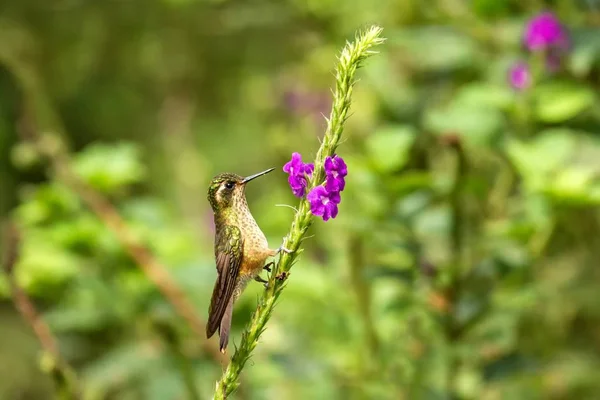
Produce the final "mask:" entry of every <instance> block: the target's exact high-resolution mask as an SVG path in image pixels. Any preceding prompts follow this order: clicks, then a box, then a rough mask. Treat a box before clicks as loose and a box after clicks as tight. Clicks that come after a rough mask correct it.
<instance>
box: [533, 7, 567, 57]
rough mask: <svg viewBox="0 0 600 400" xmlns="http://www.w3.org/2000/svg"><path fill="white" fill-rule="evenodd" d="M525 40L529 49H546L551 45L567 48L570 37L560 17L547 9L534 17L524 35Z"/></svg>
mask: <svg viewBox="0 0 600 400" xmlns="http://www.w3.org/2000/svg"><path fill="white" fill-rule="evenodd" d="M523 42H524V43H525V46H526V47H527V48H528V49H529V51H537V50H546V49H549V48H551V47H554V48H560V49H564V50H566V49H567V48H568V47H569V38H568V36H567V32H566V30H565V28H564V27H563V25H562V24H561V23H560V21H559V19H558V18H557V17H556V16H555V15H554V14H553V13H551V12H549V11H545V12H543V13H541V14H539V15H537V16H535V17H533V18H532V19H531V20H530V21H529V23H528V24H527V27H526V28H525V33H524V35H523Z"/></svg>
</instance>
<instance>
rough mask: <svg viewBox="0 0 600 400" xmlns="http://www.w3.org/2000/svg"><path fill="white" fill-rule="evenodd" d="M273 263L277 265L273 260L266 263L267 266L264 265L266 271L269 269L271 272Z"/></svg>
mask: <svg viewBox="0 0 600 400" xmlns="http://www.w3.org/2000/svg"><path fill="white" fill-rule="evenodd" d="M272 265H275V263H274V262H273V261H271V262H270V263H268V264H267V265H265V266H264V267H263V269H264V270H265V271H267V272H271V266H272Z"/></svg>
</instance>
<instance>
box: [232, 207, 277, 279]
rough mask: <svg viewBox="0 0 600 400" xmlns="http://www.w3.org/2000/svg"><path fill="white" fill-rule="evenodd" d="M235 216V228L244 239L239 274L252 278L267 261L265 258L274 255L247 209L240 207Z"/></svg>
mask: <svg viewBox="0 0 600 400" xmlns="http://www.w3.org/2000/svg"><path fill="white" fill-rule="evenodd" d="M242 208H243V210H239V211H238V213H237V215H238V218H237V221H236V222H237V223H236V225H237V227H238V228H240V231H241V232H242V237H243V238H244V250H243V254H244V256H243V258H242V265H241V266H240V273H241V274H242V275H251V277H252V278H253V277H254V276H256V275H257V274H259V273H260V272H261V271H262V269H263V267H264V265H265V262H266V261H267V258H269V257H270V256H272V255H273V254H274V251H273V250H270V249H269V243H268V242H267V238H266V237H265V234H264V233H263V232H262V230H261V229H260V227H259V226H258V224H257V223H256V220H255V219H254V217H253V216H252V214H251V213H250V210H249V209H248V207H247V206H246V207H242Z"/></svg>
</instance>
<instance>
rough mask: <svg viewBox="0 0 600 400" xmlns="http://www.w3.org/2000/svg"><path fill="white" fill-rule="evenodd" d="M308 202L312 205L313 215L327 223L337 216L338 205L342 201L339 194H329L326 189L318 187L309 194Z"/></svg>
mask: <svg viewBox="0 0 600 400" xmlns="http://www.w3.org/2000/svg"><path fill="white" fill-rule="evenodd" d="M306 200H308V202H309V203H310V211H311V212H312V213H313V215H316V216H318V217H322V218H323V221H327V220H328V219H329V218H335V217H336V216H337V214H338V204H340V201H341V200H342V199H341V197H340V193H339V192H328V191H327V189H325V187H323V186H317V187H315V188H313V189H312V190H311V191H310V192H309V193H308V195H307V196H306Z"/></svg>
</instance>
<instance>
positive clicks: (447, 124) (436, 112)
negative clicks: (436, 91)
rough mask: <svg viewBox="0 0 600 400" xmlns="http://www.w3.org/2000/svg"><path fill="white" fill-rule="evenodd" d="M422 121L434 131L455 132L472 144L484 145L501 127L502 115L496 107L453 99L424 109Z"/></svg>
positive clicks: (439, 132)
mask: <svg viewBox="0 0 600 400" xmlns="http://www.w3.org/2000/svg"><path fill="white" fill-rule="evenodd" d="M424 123H425V127H426V128H427V129H429V130H431V131H433V132H434V133H437V134H447V133H455V134H457V135H460V136H461V137H462V138H464V139H465V140H466V141H468V142H471V143H473V144H476V145H486V144H488V143H490V141H491V140H492V138H493V136H494V134H495V133H497V132H499V131H500V129H501V128H502V125H503V123H504V117H503V116H502V113H501V112H500V110H499V109H498V108H494V107H489V106H485V105H483V104H480V105H475V104H461V103H460V102H458V101H455V102H452V103H451V104H450V105H449V106H447V107H444V108H437V109H436V108H433V109H430V110H428V111H426V113H425V121H424Z"/></svg>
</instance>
